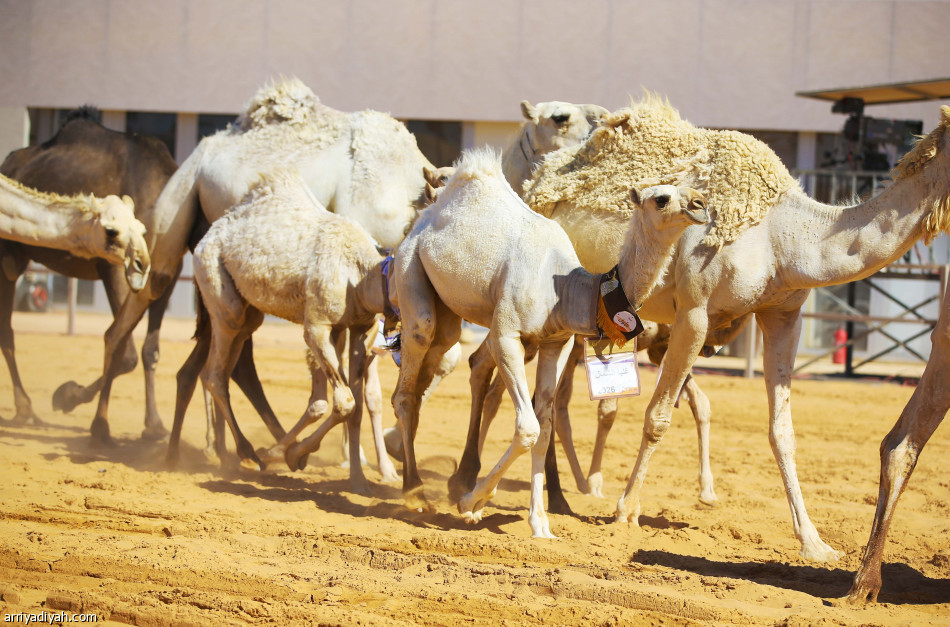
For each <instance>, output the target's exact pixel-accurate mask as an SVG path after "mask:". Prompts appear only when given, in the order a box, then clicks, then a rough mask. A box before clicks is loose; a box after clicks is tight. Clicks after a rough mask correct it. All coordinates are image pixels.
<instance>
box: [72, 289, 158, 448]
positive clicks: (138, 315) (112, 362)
mask: <svg viewBox="0 0 950 627" xmlns="http://www.w3.org/2000/svg"><path fill="white" fill-rule="evenodd" d="M150 302H151V301H150V295H149V289H148V286H146V287H145V289H143V290H142V291H141V292H136V293H131V294H129V296H128V297H127V298H126V299H125V302H124V303H122V307H121V308H120V309H119V313H118V315H116V317H115V319H114V320H113V321H112V324H111V325H109V328H108V329H107V330H106V333H105V351H104V358H103V366H102V377H101V378H100V379H99V382H100V385H101V387H100V389H99V390H94V388H95V384H93V385H92V386H90V387H89V388H87V391H89V392H90V393H91V394H92V396H95V393H96V391H98V392H99V405H98V407H97V408H96V416H95V418H93V421H92V425H91V426H90V432H91V434H92V439H93V441H94V442H96V443H99V444H111V443H112V436H111V435H110V433H109V418H108V415H109V395H110V394H111V392H112V381H113V379H115V377H116V376H117V375H118V367H117V357H119V351H120V350H121V349H122V347H124V346H125V345H126V342H128V341H129V340H130V338H131V334H132V330H133V329H135V326H136V325H137V324H138V323H139V321H140V320H141V319H142V315H143V314H144V313H145V310H146V309H148V305H149V303H150ZM83 398H85V395H83ZM90 400H91V397H90Z"/></svg>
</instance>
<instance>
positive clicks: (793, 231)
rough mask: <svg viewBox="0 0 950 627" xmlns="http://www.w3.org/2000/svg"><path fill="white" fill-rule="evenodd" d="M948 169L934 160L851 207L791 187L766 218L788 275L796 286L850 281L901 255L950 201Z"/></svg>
mask: <svg viewBox="0 0 950 627" xmlns="http://www.w3.org/2000/svg"><path fill="white" fill-rule="evenodd" d="M938 160H941V161H944V162H946V161H947V160H948V159H947V158H946V157H944V158H942V159H941V158H940V157H938V158H937V159H934V161H935V162H936V161H938ZM946 172H947V168H946V163H943V164H937V163H931V164H930V165H929V167H927V168H926V169H924V170H922V171H920V172H917V173H916V174H913V175H910V176H908V177H905V178H903V179H900V180H898V181H895V182H894V183H892V184H891V185H890V186H889V187H888V188H887V189H885V190H884V191H883V192H881V193H880V194H878V195H877V196H875V197H874V198H871V199H870V200H868V201H866V202H864V203H861V204H858V205H854V206H851V207H833V206H829V205H823V204H821V203H819V202H816V201H814V200H812V199H810V198H808V197H807V196H805V194H804V193H802V192H800V191H797V190H793V191H790V192H789V193H787V194H786V195H785V196H784V197H783V198H784V200H783V201H781V202H780V205H779V206H777V207H775V208H774V209H773V214H771V215H769V216H768V217H767V218H766V220H767V221H768V222H769V233H770V234H771V235H770V237H771V239H772V246H773V249H774V250H775V253H776V254H775V258H776V261H777V262H778V267H782V268H783V272H785V275H784V276H783V278H784V279H785V281H786V282H788V283H789V284H790V285H792V286H793V287H816V286H821V285H834V284H839V283H848V282H851V281H856V280H858V279H862V278H865V277H867V276H870V275H872V274H874V273H875V272H877V271H878V270H880V269H881V268H883V267H885V266H886V265H888V264H890V263H892V262H894V261H896V260H897V259H899V258H900V257H901V256H902V255H903V254H904V253H906V252H907V251H908V250H910V248H911V247H912V246H913V245H914V243H915V242H917V240H919V239H920V238H921V237H922V236H924V235H925V233H926V229H925V221H926V220H927V218H928V216H929V215H930V213H931V211H933V210H934V208H935V207H937V206H940V205H941V204H943V203H945V202H946V198H947V196H948V194H950V176H948V175H947V173H946Z"/></svg>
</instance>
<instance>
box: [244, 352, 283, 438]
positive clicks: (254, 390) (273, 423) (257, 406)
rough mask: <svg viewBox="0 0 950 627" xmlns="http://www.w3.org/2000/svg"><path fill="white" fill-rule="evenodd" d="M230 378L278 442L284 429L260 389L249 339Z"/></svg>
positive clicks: (262, 389) (259, 380)
mask: <svg viewBox="0 0 950 627" xmlns="http://www.w3.org/2000/svg"><path fill="white" fill-rule="evenodd" d="M231 378H232V379H233V380H234V382H235V383H237V384H238V387H239V388H241V392H243V393H244V395H245V396H246V397H247V399H248V400H249V401H250V402H251V405H252V406H253V407H254V410H255V411H257V413H258V414H259V415H260V417H261V420H263V421H264V424H265V425H267V430H268V431H270V433H271V435H272V436H274V439H275V440H280V439H281V438H282V437H284V436H285V435H286V434H287V432H286V431H284V428H283V427H282V426H281V425H280V422H279V421H278V420H277V414H275V413H274V410H273V409H272V408H271V406H270V403H268V402H267V397H266V396H265V395H264V388H263V387H261V379H260V377H259V376H258V374H257V368H256V366H255V365H254V342H253V339H252V338H250V337H249V338H247V340H246V341H245V342H244V346H243V347H242V348H241V354H240V356H239V357H238V361H237V363H236V364H235V365H234V372H232V373H231Z"/></svg>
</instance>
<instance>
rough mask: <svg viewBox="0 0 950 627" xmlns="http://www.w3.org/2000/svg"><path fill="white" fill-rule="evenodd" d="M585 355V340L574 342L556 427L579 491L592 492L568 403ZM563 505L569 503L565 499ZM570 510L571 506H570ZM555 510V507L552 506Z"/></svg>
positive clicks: (557, 400) (556, 402)
mask: <svg viewBox="0 0 950 627" xmlns="http://www.w3.org/2000/svg"><path fill="white" fill-rule="evenodd" d="M583 357H584V342H583V341H581V342H576V341H575V342H573V348H571V352H570V354H569V356H568V358H567V364H566V365H565V369H564V372H565V376H563V377H561V379H560V381H558V383H557V393H556V395H555V400H554V428H555V429H556V431H557V437H558V440H560V441H561V446H562V447H563V448H564V455H565V456H566V457H567V463H568V464H569V465H570V467H571V474H573V475H574V483H575V485H577V491H578V492H580V493H581V494H589V493H590V484H589V483H588V481H587V477H585V476H584V471H583V470H581V464H580V462H579V461H578V459H577V451H576V450H575V449H574V435H573V432H572V430H571V417H570V415H569V413H568V409H567V406H568V403H570V401H571V396H572V395H573V394H574V370H575V369H576V368H577V364H578V363H580V361H581V359H583ZM548 495H549V496H550V495H551V488H550V487H549V488H548ZM559 500H560V501H564V495H563V494H561V495H560V499H559ZM562 505H565V506H566V505H567V502H566V501H564V502H563V503H562ZM568 510H570V508H568ZM552 511H553V508H552Z"/></svg>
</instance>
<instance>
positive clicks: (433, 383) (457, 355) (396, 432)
mask: <svg viewBox="0 0 950 627" xmlns="http://www.w3.org/2000/svg"><path fill="white" fill-rule="evenodd" d="M461 360H462V345H461V344H459V343H458V342H456V343H455V344H453V345H452V346H451V347H449V349H448V350H447V351H445V354H444V355H442V359H441V360H440V361H439V363H438V365H436V367H435V372H433V373H432V379H431V380H430V381H429V383H428V385H426V387H425V389H424V390H423V391H422V396H421V398H420V401H419V406H420V407H422V406H424V405H425V404H426V401H428V400H429V397H430V396H431V395H432V392H433V391H434V390H435V389H436V388H437V387H439V383H441V382H442V379H444V378H445V377H447V376H449V375H450V374H452V372H454V371H455V368H456V367H458V364H459V362H460V361H461ZM383 441H384V442H385V443H386V452H387V453H389V454H390V455H391V456H392V457H393V459H395V460H397V461H400V462H405V456H404V455H403V448H402V427H401V425H400V424H399V417H398V416H397V417H396V426H395V427H390V428H388V429H383Z"/></svg>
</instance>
